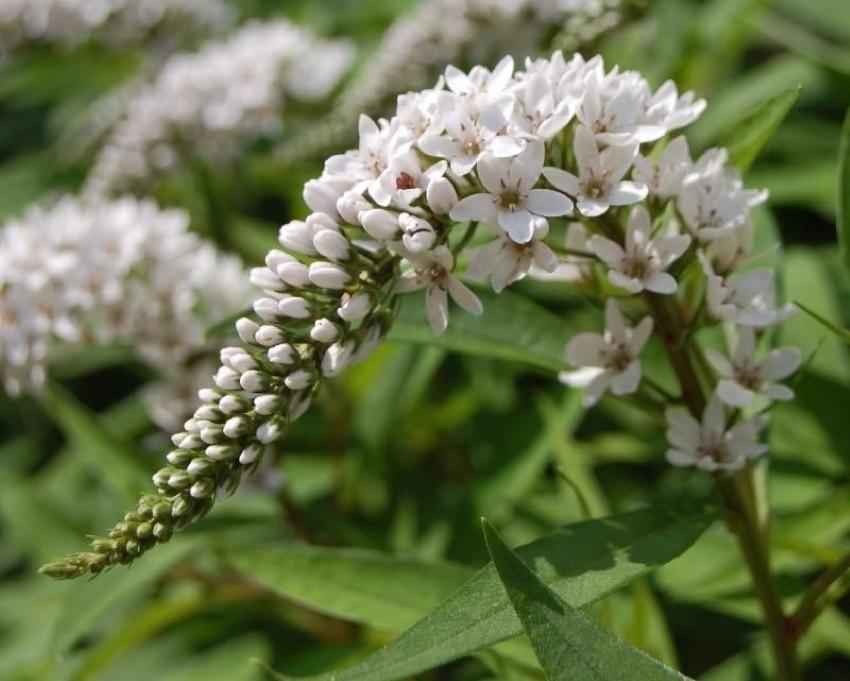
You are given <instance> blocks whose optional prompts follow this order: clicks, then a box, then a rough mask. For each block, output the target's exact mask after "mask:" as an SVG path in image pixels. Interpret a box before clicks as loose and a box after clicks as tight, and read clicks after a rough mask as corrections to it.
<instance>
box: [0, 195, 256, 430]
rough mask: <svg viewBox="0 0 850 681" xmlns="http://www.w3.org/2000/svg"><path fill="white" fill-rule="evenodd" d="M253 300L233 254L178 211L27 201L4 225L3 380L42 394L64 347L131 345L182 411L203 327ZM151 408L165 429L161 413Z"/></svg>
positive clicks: (138, 204) (0, 270) (0, 277)
mask: <svg viewBox="0 0 850 681" xmlns="http://www.w3.org/2000/svg"><path fill="white" fill-rule="evenodd" d="M249 300H250V297H249V286H248V285H247V282H246V281H245V270H244V269H243V267H242V264H241V263H240V262H239V260H238V258H236V257H233V256H227V255H222V254H221V253H219V252H218V251H216V250H215V248H214V247H213V246H211V245H210V244H207V243H204V242H203V241H201V240H200V239H199V238H198V237H197V236H195V235H194V234H192V233H191V232H189V231H188V216H187V215H186V213H184V212H183V211H180V210H173V209H171V210H160V209H159V208H157V206H156V205H154V204H153V203H152V202H151V201H138V200H136V199H133V198H122V199H118V200H115V201H108V202H95V203H89V204H87V203H85V202H82V201H80V200H79V199H77V198H74V197H70V196H68V197H65V198H63V199H61V200H60V201H59V202H58V203H56V204H55V205H54V206H52V207H50V208H43V207H34V208H31V209H30V210H29V211H28V212H27V213H26V214H25V215H24V217H22V218H21V219H17V220H12V221H11V222H9V223H7V224H6V225H5V226H4V227H3V229H2V231H0V372H2V377H3V384H4V386H5V389H6V390H7V391H8V392H10V393H13V394H14V393H18V392H21V391H37V390H38V389H39V388H41V387H42V386H43V385H44V382H45V380H46V378H47V365H48V363H49V361H50V359H51V358H52V357H54V356H55V354H56V351H57V350H58V349H60V348H62V347H67V346H83V345H91V344H107V343H109V344H126V345H129V346H131V347H132V348H133V350H134V351H135V352H136V353H138V355H139V356H140V357H141V358H142V359H143V360H144V361H145V362H147V363H148V364H150V365H151V366H152V367H154V368H156V369H157V370H158V372H159V373H160V374H161V375H162V376H164V377H165V378H164V382H163V383H162V384H160V385H159V387H158V392H159V394H160V396H167V397H168V399H169V401H170V403H171V405H172V408H178V409H180V410H181V411H183V413H185V409H186V407H185V405H186V402H185V401H184V400H178V397H179V396H180V395H181V393H183V394H185V388H184V389H183V390H182V391H181V390H180V389H179V387H180V383H181V382H185V381H189V382H190V383H191V382H192V380H191V376H192V374H191V372H190V373H189V374H188V375H186V369H185V367H186V366H187V365H191V364H192V363H193V362H194V361H195V355H196V354H197V353H199V352H200V351H201V350H202V349H203V348H204V346H205V339H204V334H205V331H206V329H207V328H208V327H209V326H210V325H211V324H213V323H215V322H216V321H218V320H219V319H222V318H223V317H226V316H227V315H229V314H233V313H234V312H235V311H237V310H240V309H242V308H244V306H245V305H246V304H247V302H248V301H249ZM190 403H191V402H190ZM177 413H179V412H177ZM189 413H191V409H190V410H189ZM152 415H153V416H155V417H157V418H156V420H157V422H158V423H160V424H163V425H166V424H168V420H167V419H165V418H164V416H165V413H164V412H163V411H158V412H157V411H152Z"/></svg>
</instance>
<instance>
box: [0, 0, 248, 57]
mask: <svg viewBox="0 0 850 681" xmlns="http://www.w3.org/2000/svg"><path fill="white" fill-rule="evenodd" d="M232 18H233V12H232V10H231V9H230V8H229V7H228V5H227V4H226V3H225V2H222V1H221V0H145V2H138V0H98V2H92V1H91V0H4V1H3V3H0V52H4V51H7V50H9V49H11V48H13V47H15V46H17V45H19V44H20V43H23V42H43V43H55V44H59V45H62V46H68V47H72V46H74V45H77V44H79V43H82V42H85V41H86V40H87V39H89V38H91V37H92V36H96V37H97V38H98V39H99V40H103V41H105V42H110V43H119V44H120V43H126V42H135V41H137V40H138V39H139V38H141V37H143V36H145V35H146V34H147V33H149V32H150V31H151V30H152V29H154V28H155V27H158V26H160V25H161V24H164V23H179V24H182V25H184V26H185V25H191V26H192V27H194V28H197V27H203V28H207V29H218V28H221V27H223V26H225V25H227V24H229V23H230V22H231V20H232Z"/></svg>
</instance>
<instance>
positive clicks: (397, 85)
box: [282, 0, 631, 160]
mask: <svg viewBox="0 0 850 681" xmlns="http://www.w3.org/2000/svg"><path fill="white" fill-rule="evenodd" d="M630 2H631V0H423V1H422V2H421V3H419V4H418V5H417V7H416V9H414V10H413V11H411V12H410V13H408V14H405V15H402V16H401V17H399V18H398V19H397V20H396V21H395V22H394V23H393V24H392V25H391V26H390V27H389V28H388V29H387V31H386V32H385V34H384V38H383V40H382V41H381V44H380V45H379V46H378V48H377V49H376V50H375V53H374V55H372V56H371V57H370V58H369V60H368V61H367V62H366V63H365V64H364V66H363V67H362V68H361V69H360V70H359V71H358V73H357V75H356V76H355V77H354V78H352V79H351V80H350V82H349V84H348V85H347V87H346V88H345V90H344V91H343V93H342V95H341V96H340V98H339V101H338V102H337V103H336V106H335V107H334V112H333V113H332V114H330V115H329V116H328V117H327V118H326V119H325V120H324V121H322V123H321V124H320V125H318V126H316V129H315V130H314V131H313V132H312V134H311V135H309V136H305V137H303V138H299V139H296V140H292V141H291V142H289V143H288V144H287V145H286V147H285V148H284V150H283V153H282V155H283V157H284V158H286V159H290V160H291V159H298V158H303V157H308V156H310V155H312V154H315V147H316V146H322V150H324V149H329V148H333V146H334V142H335V141H336V140H338V139H339V138H340V137H342V138H343V139H348V138H347V137H346V136H347V135H349V134H350V131H351V128H352V125H353V122H354V121H355V120H356V118H357V116H359V115H360V114H361V113H368V114H370V115H378V114H381V113H384V112H385V111H386V110H387V109H392V106H393V104H394V102H393V100H394V98H395V97H396V96H397V95H399V94H401V93H404V92H408V91H410V90H419V89H421V88H426V87H428V86H429V85H430V84H431V83H433V82H434V80H435V79H436V78H437V76H438V75H439V74H441V73H442V71H443V69H445V67H446V66H447V65H448V64H457V63H465V62H468V63H487V62H490V61H492V60H496V59H498V58H499V57H501V56H502V55H505V54H513V55H516V56H525V55H528V54H534V53H536V52H537V49H538V46H539V44H540V42H541V39H543V38H544V36H546V35H547V34H548V33H550V32H551V31H553V30H560V31H561V33H560V36H561V38H562V39H561V41H560V42H561V43H563V44H562V45H560V47H562V48H564V49H567V50H570V51H572V50H575V49H577V48H578V47H579V46H581V45H587V44H589V43H591V42H592V41H593V40H595V39H596V38H598V37H599V36H600V35H602V34H603V33H605V32H606V31H609V30H611V29H613V28H614V27H616V26H617V25H619V23H620V22H621V20H622V17H623V15H624V13H625V12H626V11H627V10H626V6H628V5H629V4H630Z"/></svg>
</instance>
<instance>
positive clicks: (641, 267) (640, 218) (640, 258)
mask: <svg viewBox="0 0 850 681" xmlns="http://www.w3.org/2000/svg"><path fill="white" fill-rule="evenodd" d="M651 234H652V225H651V224H650V219H649V212H648V211H647V210H646V208H644V207H643V206H635V207H634V208H633V209H632V212H631V214H630V215H629V224H628V227H627V228H626V243H625V248H624V247H623V246H620V244H618V243H616V242H614V241H612V240H611V239H606V238H605V237H602V236H599V235H598V234H597V235H594V236H593V237H591V239H590V248H591V250H592V251H593V252H594V253H595V254H596V256H597V257H598V258H599V259H600V260H602V262H604V263H605V264H606V265H607V266H608V268H609V270H608V281H610V282H611V283H612V284H614V286H619V287H620V288H624V289H626V290H627V291H628V292H629V293H640V292H641V291H643V290H644V289H646V290H647V291H652V292H653V293H675V292H676V288H677V283H676V279H675V278H674V277H673V275H671V274H668V273H667V272H665V271H664V270H666V269H667V268H668V267H669V266H670V265H671V264H672V263H673V262H674V261H675V260H678V259H679V258H680V257H681V256H682V254H683V253H684V252H685V251H686V250H687V248H688V246H689V245H690V243H691V237H689V236H687V235H681V234H679V235H674V236H668V237H658V238H655V239H653V238H652V236H651Z"/></svg>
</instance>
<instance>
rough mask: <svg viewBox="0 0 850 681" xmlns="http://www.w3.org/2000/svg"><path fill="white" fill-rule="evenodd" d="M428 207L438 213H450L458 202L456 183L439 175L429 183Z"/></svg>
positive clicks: (426, 198) (426, 194)
mask: <svg viewBox="0 0 850 681" xmlns="http://www.w3.org/2000/svg"><path fill="white" fill-rule="evenodd" d="M425 200H426V201H427V202H428V207H429V208H430V209H431V210H432V211H433V212H434V213H436V214H437V215H448V214H449V212H450V211H451V209H452V208H454V207H455V204H456V203H457V202H458V197H457V192H456V191H455V188H454V185H453V184H452V183H451V182H449V181H448V180H447V179H446V178H445V177H438V178H435V179H434V180H432V181H431V182H430V183H429V184H428V189H426V190H425Z"/></svg>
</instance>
